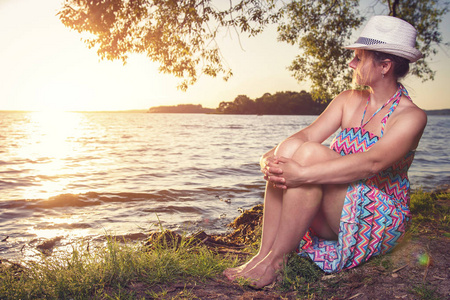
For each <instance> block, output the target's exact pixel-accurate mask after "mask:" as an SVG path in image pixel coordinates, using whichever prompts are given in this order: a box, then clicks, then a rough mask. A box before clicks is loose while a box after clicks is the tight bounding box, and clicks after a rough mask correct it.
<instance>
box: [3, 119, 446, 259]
mask: <svg viewBox="0 0 450 300" xmlns="http://www.w3.org/2000/svg"><path fill="white" fill-rule="evenodd" d="M315 118H316V117H315V116H236V115H201V114H200V115H197V114H188V115H179V114H144V113H143V114H138V113H134V114H131V113H130V114H128V113H60V114H57V115H54V114H46V113H0V126H1V128H2V130H1V132H0V141H1V145H2V146H1V148H0V191H1V192H0V240H3V239H5V238H6V237H7V236H8V238H7V239H6V240H5V241H3V242H0V257H4V258H9V259H23V258H30V257H35V256H37V255H39V252H38V251H37V250H36V245H38V244H40V243H42V242H43V241H45V240H47V239H54V238H56V240H57V241H58V242H57V245H58V246H60V248H61V249H63V248H64V247H70V246H71V245H72V243H74V241H79V240H85V241H86V240H87V241H95V240H101V239H102V237H103V236H104V235H105V233H111V234H115V235H119V236H127V237H130V238H132V239H136V238H139V237H141V236H142V234H143V233H144V232H148V231H149V230H157V229H158V226H159V225H162V226H163V227H164V228H167V229H174V230H179V231H183V232H190V231H193V230H199V229H204V230H206V231H207V232H215V233H218V232H224V231H225V230H226V227H225V225H226V224H228V223H229V222H230V221H231V220H232V219H233V218H235V217H236V216H238V215H239V211H240V209H246V208H249V207H252V206H254V205H255V204H257V203H261V202H262V199H263V191H264V184H265V182H264V180H263V179H262V176H261V174H260V172H259V164H258V161H259V157H260V155H261V154H262V153H264V152H266V151H267V150H269V149H270V148H272V147H273V146H275V145H276V144H277V143H278V142H279V141H281V140H282V139H284V138H285V137H287V136H289V135H291V134H292V133H294V132H296V131H298V130H299V129H301V128H303V127H305V126H307V125H308V124H310V123H311V122H312V121H313V120H314V119H315ZM449 128H450V118H449V117H445V116H431V117H429V122H428V126H427V128H426V132H425V134H424V137H423V138H422V140H421V143H420V146H419V148H418V150H417V153H416V158H415V161H414V163H413V165H412V167H411V169H410V172H409V175H410V179H411V183H412V187H413V188H419V187H423V188H424V189H425V190H433V189H435V188H437V187H439V186H442V185H447V184H449V183H450V163H449V162H450V159H449V156H448V154H447V152H448V151H447V148H448V138H449ZM330 140H331V139H329V140H328V141H327V143H329V142H330ZM155 224H159V225H155Z"/></svg>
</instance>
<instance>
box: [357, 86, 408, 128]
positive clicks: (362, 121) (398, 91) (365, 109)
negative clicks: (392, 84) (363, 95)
mask: <svg viewBox="0 0 450 300" xmlns="http://www.w3.org/2000/svg"><path fill="white" fill-rule="evenodd" d="M402 87H403V86H402ZM401 95H402V90H401V89H400V86H399V89H398V90H397V92H396V93H395V94H394V95H393V96H392V97H391V98H390V99H389V100H388V101H386V103H384V104H383V106H381V107H380V108H379V109H378V110H377V111H376V112H374V113H373V115H372V116H371V117H370V118H369V119H368V120H367V121H366V122H364V117H365V116H366V111H367V106H369V102H370V95H369V98H368V99H367V103H366V107H365V108H364V113H363V116H362V119H361V128H363V127H364V126H366V124H367V123H369V122H370V120H372V118H373V117H375V115H376V114H377V113H378V112H379V111H380V110H382V109H383V108H384V107H385V106H386V105H388V104H389V103H391V101H393V100H395V99H397V98H401ZM394 109H395V108H394Z"/></svg>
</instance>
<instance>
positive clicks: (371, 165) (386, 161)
mask: <svg viewBox="0 0 450 300" xmlns="http://www.w3.org/2000/svg"><path fill="white" fill-rule="evenodd" d="M425 125H426V115H425V113H424V112H423V111H422V110H420V109H418V108H408V109H407V110H405V111H404V112H402V115H401V116H399V117H398V118H397V119H396V120H395V122H394V123H393V124H392V125H391V126H390V128H389V131H387V132H386V133H385V134H384V135H383V138H382V139H380V140H379V141H378V142H377V143H376V144H375V145H374V146H373V147H372V148H371V149H369V150H368V151H366V152H361V153H355V154H352V155H347V156H342V157H338V158H336V159H332V160H328V161H326V162H320V163H316V164H313V165H310V166H300V165H299V164H297V163H296V162H294V161H292V160H291V159H289V158H279V159H278V160H276V161H274V162H272V163H271V164H270V165H269V166H270V172H271V173H272V174H277V175H278V176H275V181H277V182H278V183H280V186H283V187H284V188H286V187H295V186H299V185H302V184H305V183H306V184H310V183H313V184H340V183H349V182H352V181H355V180H358V179H363V178H368V177H370V176H372V175H375V174H377V173H379V172H380V171H382V170H384V169H386V168H388V167H389V166H391V165H393V164H394V163H395V162H396V161H398V160H400V159H401V158H402V157H404V156H405V155H406V154H407V153H408V152H409V151H411V150H413V149H415V148H416V147H417V145H418V143H419V140H420V137H421V136H422V133H423V130H424V128H425Z"/></svg>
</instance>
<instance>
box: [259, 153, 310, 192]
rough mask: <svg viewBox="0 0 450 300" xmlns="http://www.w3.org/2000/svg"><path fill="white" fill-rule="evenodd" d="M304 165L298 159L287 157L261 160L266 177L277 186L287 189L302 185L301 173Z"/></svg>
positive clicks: (262, 170)
mask: <svg viewBox="0 0 450 300" xmlns="http://www.w3.org/2000/svg"><path fill="white" fill-rule="evenodd" d="M301 169H302V167H301V166H300V164H298V163H297V162H296V161H294V160H292V159H289V158H285V157H276V156H272V157H268V158H265V159H264V160H263V161H262V162H261V172H262V173H263V174H264V179H265V180H267V181H268V182H270V183H271V184H272V185H273V186H274V187H275V188H279V189H287V188H292V187H298V186H300V185H301V180H300V177H299V174H300V173H301Z"/></svg>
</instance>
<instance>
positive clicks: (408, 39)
mask: <svg viewBox="0 0 450 300" xmlns="http://www.w3.org/2000/svg"><path fill="white" fill-rule="evenodd" d="M416 35H417V31H416V29H415V28H414V27H413V26H412V25H411V24H409V23H408V22H406V21H404V20H402V19H399V18H395V17H389V16H373V17H372V18H370V20H369V21H368V22H367V24H366V26H365V27H364V29H363V31H362V32H361V35H360V37H359V38H358V39H357V40H356V42H355V43H354V44H351V45H349V46H345V47H344V48H346V49H353V50H356V49H364V50H374V51H379V52H384V53H389V54H394V55H397V56H400V57H403V58H406V59H408V60H409V61H410V62H415V61H417V60H418V59H419V58H421V57H422V53H421V52H420V51H419V50H417V49H416V48H415V45H416Z"/></svg>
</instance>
